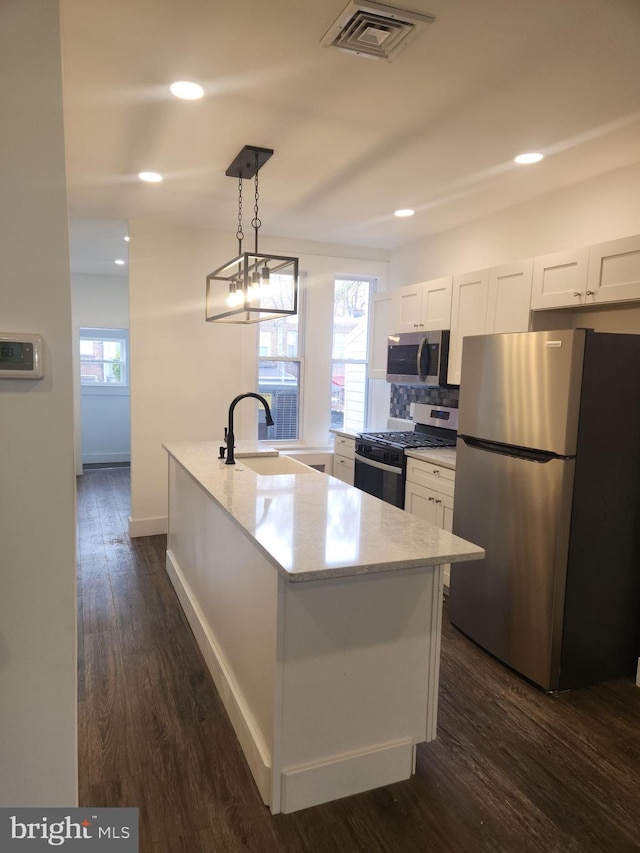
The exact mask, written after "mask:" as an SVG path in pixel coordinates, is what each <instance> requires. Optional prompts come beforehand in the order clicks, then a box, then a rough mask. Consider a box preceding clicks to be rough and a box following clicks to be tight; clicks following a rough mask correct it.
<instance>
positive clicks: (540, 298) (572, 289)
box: [531, 248, 589, 309]
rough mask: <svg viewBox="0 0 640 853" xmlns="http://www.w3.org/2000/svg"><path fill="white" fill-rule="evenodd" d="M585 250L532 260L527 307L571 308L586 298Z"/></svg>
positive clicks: (586, 260)
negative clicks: (528, 304)
mask: <svg viewBox="0 0 640 853" xmlns="http://www.w3.org/2000/svg"><path fill="white" fill-rule="evenodd" d="M588 263H589V249H588V248H583V249H571V250H570V251H568V252H554V254H552V255H542V256H541V257H539V258H534V261H533V284H532V287H531V307H532V308H533V309H536V308H571V307H573V306H575V305H583V304H584V303H585V301H586V299H587V295H586V292H587V289H588V288H587V268H588Z"/></svg>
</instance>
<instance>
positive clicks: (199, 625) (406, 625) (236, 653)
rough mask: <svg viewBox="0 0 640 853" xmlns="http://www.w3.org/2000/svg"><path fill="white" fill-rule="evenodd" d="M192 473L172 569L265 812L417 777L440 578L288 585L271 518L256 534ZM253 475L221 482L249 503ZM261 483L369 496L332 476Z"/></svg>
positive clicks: (403, 575) (388, 574) (431, 729)
mask: <svg viewBox="0 0 640 853" xmlns="http://www.w3.org/2000/svg"><path fill="white" fill-rule="evenodd" d="M167 449H168V450H169V452H170V454H172V448H171V447H168V448H167ZM178 455H179V454H178ZM183 466H184V460H183V464H182V465H181V464H179V463H178V462H177V461H176V458H175V457H174V456H173V455H170V464H169V481H170V489H169V493H170V510H169V520H170V521H169V536H168V547H167V570H168V572H169V575H170V577H171V580H172V582H173V584H174V587H175V589H176V592H177V594H178V596H179V599H180V602H181V604H182V607H183V609H184V611H185V613H186V615H187V618H188V620H189V623H190V625H191V628H192V630H193V632H194V634H195V637H196V639H197V642H198V644H199V646H200V649H201V650H202V653H203V655H204V657H205V660H206V662H207V665H208V667H209V669H210V671H211V674H212V676H213V679H214V682H215V684H216V687H217V689H218V692H219V694H220V696H221V698H222V701H223V703H224V705H225V708H226V710H227V713H228V714H229V717H230V719H231V722H232V724H233V727H234V729H235V732H236V734H237V736H238V739H239V741H240V744H241V746H242V749H243V751H244V754H245V756H246V759H247V761H248V764H249V767H250V769H251V772H252V774H253V776H254V779H255V782H256V785H257V787H258V789H259V791H260V794H261V796H262V799H263V800H264V802H265V804H266V805H268V806H269V807H270V809H271V812H272V813H273V814H277V813H278V812H293V811H296V810H298V809H303V808H307V807H308V806H313V805H317V804H319V803H324V802H327V801H329V800H334V799H337V798H339V797H344V796H348V795H350V794H355V793H358V792H361V791H365V790H369V789H371V788H375V787H378V786H381V785H387V784H390V783H393V782H397V781H400V780H403V779H408V778H409V777H410V776H411V775H412V773H413V772H414V769H415V747H416V744H418V743H421V742H423V741H429V740H432V739H433V738H434V737H435V734H436V714H437V690H438V673H439V656H440V629H441V606H442V605H441V602H442V572H441V568H440V566H439V565H422V566H415V567H410V568H400V569H397V570H395V571H373V572H372V573H366V572H365V573H351V574H347V575H339V576H336V575H332V574H331V573H330V572H329V573H327V574H328V575H329V576H326V577H324V576H316V575H314V577H313V579H310V580H304V579H300V578H298V577H297V576H295V575H294V576H292V577H291V578H288V577H287V574H286V572H285V571H281V570H278V568H276V566H274V559H273V556H272V555H270V553H269V551H268V550H266V549H265V547H264V546H263V544H261V543H260V541H259V531H258V528H259V526H260V518H259V516H260V511H258V512H257V517H256V513H255V512H254V513H253V518H254V519H255V524H256V531H257V532H256V531H254V533H253V535H248V533H247V529H246V527H244V526H243V525H242V522H241V521H238V519H237V518H236V517H234V515H232V514H230V512H232V510H233V507H231V508H229V507H228V506H227V507H225V506H224V503H223V502H222V501H220V500H219V499H217V498H216V497H215V496H214V492H213V491H212V489H211V487H210V486H207V485H206V484H204V482H203V480H202V479H199V478H197V477H195V476H192V475H191V474H190V473H188V468H187V469H186V470H185V467H183ZM242 473H243V472H242V469H238V472H234V471H231V472H229V471H228V470H227V471H224V472H222V473H221V474H220V476H221V477H223V478H226V482H227V483H230V484H231V491H232V492H233V493H234V494H235V495H236V496H237V495H238V494H239V493H238V490H237V483H238V482H239V480H238V478H239V477H240V476H241V475H242ZM248 474H249V472H247V477H246V478H245V483H247V481H248ZM251 477H252V478H253V479H252V481H253V482H258V483H262V484H263V485H265V486H267V485H268V484H269V482H271V483H273V481H274V480H277V481H278V488H279V489H282V488H283V486H285V485H286V483H285V481H288V482H289V483H290V489H289V490H290V491H291V490H293V492H294V493H295V492H296V488H295V487H296V486H297V485H298V484H299V483H300V480H305V481H311V480H313V481H315V482H314V483H313V484H311V483H306V484H305V487H306V489H307V490H308V489H309V488H310V487H312V486H315V487H316V488H319V487H320V486H321V484H322V489H324V490H326V489H330V488H332V487H333V488H336V489H344V490H348V492H349V493H353V492H356V491H357V490H354V489H352V488H351V487H349V486H345V485H344V484H342V483H339V481H337V480H334V479H333V478H331V477H326V476H325V475H324V474H316V473H314V474H312V475H302V476H299V475H295V476H291V477H277V478H275V477H263V478H256V475H254V474H252V473H251ZM233 478H235V479H233ZM316 478H318V479H316ZM245 483H243V484H242V485H244V484H245ZM247 484H248V483H247ZM327 484H328V485H327ZM332 484H335V486H332ZM234 490H235V491H234ZM257 491H260V490H259V489H258V490H257ZM276 492H277V490H269V489H267V490H266V492H265V494H276ZM344 494H347V492H345V493H344ZM357 494H358V495H359V494H360V493H357ZM363 497H364V498H365V499H366V500H369V501H371V500H374V501H375V499H372V498H370V497H369V496H363ZM212 498H213V499H212ZM298 498H299V501H300V500H302V498H300V495H298ZM229 499H230V493H229V490H228V489H227V493H226V500H227V502H229ZM277 499H278V498H277V495H276V498H263V503H262V504H260V503H259V501H257V499H256V508H257V509H258V508H259V507H262V508H263V509H262V511H263V512H264V511H265V510H264V507H266V514H267V516H268V515H269V511H270V508H271V504H270V503H269V501H271V500H277ZM264 500H266V501H267V503H266V504H265V503H264ZM325 502H326V498H325ZM376 503H380V502H377V501H376ZM385 506H386V505H385ZM385 511H386V510H385ZM397 512H399V511H397ZM294 514H295V512H294ZM402 515H405V514H404V513H403V514H402ZM320 521H321V520H320V519H318V523H320ZM254 537H255V538H254ZM461 541H462V540H458V542H461ZM320 544H322V543H320ZM464 544H468V543H464ZM308 547H309V549H311V550H312V549H314V548H316V547H318V543H317V542H315V541H314V540H313V539H312V538H311V539H309V543H308ZM470 548H474V546H470ZM478 556H482V552H481V550H480V549H475V556H466V557H463V559H475V558H477V557H478ZM303 577H304V576H303Z"/></svg>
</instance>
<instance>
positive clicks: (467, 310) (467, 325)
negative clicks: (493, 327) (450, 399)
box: [448, 270, 489, 385]
mask: <svg viewBox="0 0 640 853" xmlns="http://www.w3.org/2000/svg"><path fill="white" fill-rule="evenodd" d="M488 296H489V270H480V271H479V272H473V273H465V274H464V275H456V276H454V278H453V295H452V302H451V341H450V344H449V375H448V381H449V382H450V383H451V384H452V385H459V384H460V367H461V364H462V346H463V342H464V339H465V337H466V336H467V335H483V334H484V331H485V325H486V320H487V299H488Z"/></svg>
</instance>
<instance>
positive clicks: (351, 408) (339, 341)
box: [331, 278, 373, 432]
mask: <svg viewBox="0 0 640 853" xmlns="http://www.w3.org/2000/svg"><path fill="white" fill-rule="evenodd" d="M372 290H373V287H372V280H371V279H351V278H336V280H335V285H334V293H333V350H332V356H333V359H332V374H331V426H332V427H333V428H337V429H348V430H353V431H354V432H360V431H361V430H363V429H364V428H365V426H366V421H367V406H368V390H369V382H368V379H367V342H368V329H369V304H370V298H371V291H372Z"/></svg>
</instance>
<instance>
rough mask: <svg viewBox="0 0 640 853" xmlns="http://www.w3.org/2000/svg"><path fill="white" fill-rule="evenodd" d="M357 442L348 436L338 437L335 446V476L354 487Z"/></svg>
mask: <svg viewBox="0 0 640 853" xmlns="http://www.w3.org/2000/svg"><path fill="white" fill-rule="evenodd" d="M355 452H356V440H355V438H351V437H350V436H346V435H336V439H335V442H334V445H333V476H334V477H336V478H337V479H338V480H342V482H343V483H348V484H349V485H350V486H353V481H354V476H355V466H356V463H355V458H354V457H355Z"/></svg>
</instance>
